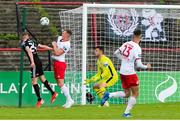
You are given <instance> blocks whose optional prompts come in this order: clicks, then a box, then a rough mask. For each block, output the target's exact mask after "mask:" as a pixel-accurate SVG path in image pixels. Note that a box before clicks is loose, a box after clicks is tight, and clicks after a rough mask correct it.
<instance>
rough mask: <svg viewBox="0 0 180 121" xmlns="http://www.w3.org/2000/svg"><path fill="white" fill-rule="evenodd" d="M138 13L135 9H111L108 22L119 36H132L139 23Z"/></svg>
mask: <svg viewBox="0 0 180 121" xmlns="http://www.w3.org/2000/svg"><path fill="white" fill-rule="evenodd" d="M138 16H139V15H138V14H137V12H136V10H135V9H114V8H113V9H110V10H109V12H108V19H107V20H108V22H109V24H110V26H111V30H113V32H114V33H115V34H116V35H118V36H123V37H127V36H131V35H132V34H133V31H134V30H135V29H136V27H137V25H138Z"/></svg>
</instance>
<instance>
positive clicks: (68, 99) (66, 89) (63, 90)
mask: <svg viewBox="0 0 180 121" xmlns="http://www.w3.org/2000/svg"><path fill="white" fill-rule="evenodd" d="M61 90H62V92H63V94H64V95H65V96H66V99H67V101H70V100H72V99H71V96H70V94H69V88H67V87H66V86H65V85H63V86H62V87H61Z"/></svg>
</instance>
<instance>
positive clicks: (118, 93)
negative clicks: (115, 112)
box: [109, 91, 126, 98]
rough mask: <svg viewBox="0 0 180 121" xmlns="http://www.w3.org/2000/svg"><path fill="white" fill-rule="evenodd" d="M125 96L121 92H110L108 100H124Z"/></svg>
mask: <svg viewBox="0 0 180 121" xmlns="http://www.w3.org/2000/svg"><path fill="white" fill-rule="evenodd" d="M125 96H126V94H125V93H124V92H123V91H118V92H112V93H110V94H109V97H110V98H124V97H125Z"/></svg>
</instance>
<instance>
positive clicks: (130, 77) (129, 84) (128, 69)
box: [101, 30, 151, 117]
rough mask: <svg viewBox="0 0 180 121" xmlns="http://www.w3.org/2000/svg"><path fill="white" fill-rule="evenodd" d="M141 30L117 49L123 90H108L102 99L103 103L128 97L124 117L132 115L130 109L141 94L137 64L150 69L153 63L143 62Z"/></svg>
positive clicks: (135, 32) (116, 53)
mask: <svg viewBox="0 0 180 121" xmlns="http://www.w3.org/2000/svg"><path fill="white" fill-rule="evenodd" d="M140 42H141V31H140V30H135V31H134V35H133V40H132V41H129V42H126V43H124V44H123V45H122V46H121V47H120V48H119V49H117V50H116V51H115V53H114V54H115V55H116V57H117V58H119V59H121V68H120V78H121V82H122V87H123V89H124V92H123V91H119V92H112V93H108V92H106V93H105V94H104V96H103V99H102V100H101V105H103V104H104V103H105V102H106V101H107V100H108V99H109V98H113V97H119V98H128V97H129V100H128V104H127V107H126V110H125V112H124V114H123V117H131V114H130V110H131V109H132V108H133V106H134V105H135V104H136V98H137V97H138V95H139V80H138V77H137V75H136V72H135V65H136V66H137V67H138V68H141V69H150V68H151V65H150V64H149V63H148V64H147V65H143V64H142V62H141V53H142V50H141V47H140V46H139V43H140Z"/></svg>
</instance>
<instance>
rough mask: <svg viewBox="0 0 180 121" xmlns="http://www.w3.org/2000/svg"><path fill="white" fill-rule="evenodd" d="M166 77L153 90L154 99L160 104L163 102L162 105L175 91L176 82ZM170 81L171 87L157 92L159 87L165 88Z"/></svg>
mask: <svg viewBox="0 0 180 121" xmlns="http://www.w3.org/2000/svg"><path fill="white" fill-rule="evenodd" d="M167 77H168V78H167V79H166V80H164V81H163V82H161V83H160V84H158V85H157V86H156V89H155V96H156V98H157V99H158V100H159V101H160V102H163V103H164V102H165V100H166V99H167V98H168V97H170V96H172V95H173V94H175V93H176V91H177V82H176V80H175V79H174V78H173V77H172V76H169V75H167ZM170 81H171V82H172V85H170V86H169V87H167V88H165V89H163V90H161V91H160V92H159V91H158V90H159V89H160V87H161V86H163V85H164V86H166V84H167V83H168V82H170Z"/></svg>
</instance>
